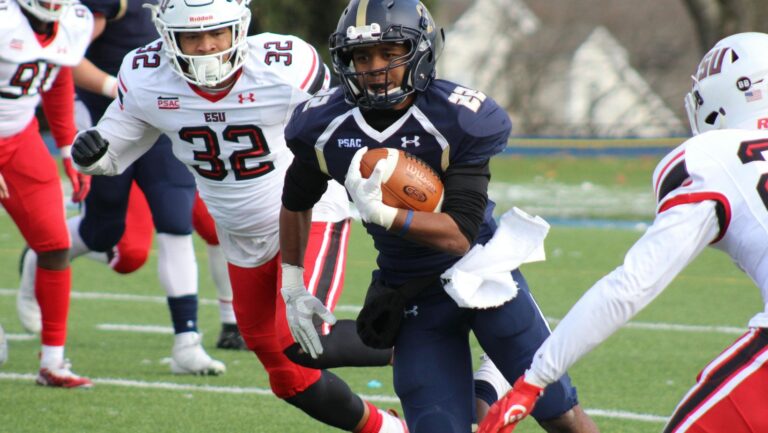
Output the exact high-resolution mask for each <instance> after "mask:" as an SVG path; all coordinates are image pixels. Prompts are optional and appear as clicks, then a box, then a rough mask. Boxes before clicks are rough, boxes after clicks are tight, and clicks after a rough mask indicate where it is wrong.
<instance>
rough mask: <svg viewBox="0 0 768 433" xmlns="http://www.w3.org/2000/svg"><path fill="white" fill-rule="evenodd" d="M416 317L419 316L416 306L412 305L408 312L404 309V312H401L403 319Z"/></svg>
mask: <svg viewBox="0 0 768 433" xmlns="http://www.w3.org/2000/svg"><path fill="white" fill-rule="evenodd" d="M418 315H419V306H418V305H414V306H413V307H411V309H410V310H409V309H406V310H405V311H403V317H408V316H413V317H416V316H418Z"/></svg>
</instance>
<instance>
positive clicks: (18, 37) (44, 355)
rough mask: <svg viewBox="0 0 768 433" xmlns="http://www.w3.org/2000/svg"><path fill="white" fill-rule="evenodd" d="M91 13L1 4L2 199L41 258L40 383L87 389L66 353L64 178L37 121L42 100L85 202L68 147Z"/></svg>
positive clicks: (61, 2) (76, 196) (57, 0)
mask: <svg viewBox="0 0 768 433" xmlns="http://www.w3.org/2000/svg"><path fill="white" fill-rule="evenodd" d="M92 31H93V17H92V15H91V13H90V12H89V11H88V9H87V8H85V7H84V6H81V5H79V4H77V3H76V2H75V1H74V0H48V1H42V0H10V1H6V2H4V3H3V7H2V8H0V44H1V45H2V47H3V49H2V50H0V112H2V113H3V114H2V116H0V171H2V173H3V177H4V178H5V182H6V183H7V187H8V191H7V193H8V194H7V195H6V197H5V198H0V203H2V205H3V207H4V208H5V210H6V211H7V212H8V214H9V215H10V216H11V218H13V220H14V222H15V223H16V225H17V227H18V228H19V230H20V231H21V234H22V236H23V237H24V239H25V240H26V242H27V244H28V245H29V246H30V248H31V249H32V250H34V251H35V252H36V253H37V254H38V256H39V258H40V260H39V261H38V263H37V266H36V267H35V268H34V270H33V273H35V274H36V279H35V280H36V281H35V284H34V287H33V292H34V295H35V297H36V298H37V302H38V303H39V304H40V309H41V316H42V320H41V327H42V331H41V340H42V345H43V347H42V350H41V352H40V371H39V374H38V376H37V383H39V384H41V385H46V386H57V387H64V388H86V387H90V386H91V385H92V383H91V381H90V380H89V379H87V378H84V377H80V376H78V375H76V374H74V373H73V372H72V371H71V369H70V364H69V362H68V361H67V360H66V359H65V358H64V345H65V342H66V337H67V316H68V314H69V293H70V289H71V272H70V267H69V260H68V259H67V255H68V250H69V247H70V241H69V235H68V233H67V226H66V221H65V219H64V206H63V205H62V204H63V202H64V198H63V191H62V189H61V182H60V180H59V175H58V170H57V169H56V164H55V162H54V160H53V158H52V157H51V155H50V154H49V152H48V150H47V148H46V146H45V144H44V143H43V140H42V137H41V136H40V132H39V127H38V123H37V120H36V118H35V107H36V106H37V104H38V102H40V100H41V99H42V102H43V109H44V111H45V116H46V118H47V119H48V123H49V125H50V128H51V132H52V134H53V137H54V139H55V141H56V145H57V146H58V147H59V148H60V151H61V156H62V163H63V165H64V172H65V173H66V175H67V177H68V178H69V180H70V181H71V183H72V189H73V194H72V199H73V201H75V202H80V201H82V200H83V199H84V198H85V197H86V195H87V193H88V189H89V182H90V179H89V178H88V177H87V176H83V175H81V174H79V173H78V172H77V171H75V169H74V167H73V165H72V160H71V158H70V153H69V151H70V148H69V144H70V143H71V142H72V139H73V138H74V136H75V132H76V130H75V123H74V116H73V112H74V108H73V101H74V86H73V82H72V70H71V67H73V66H75V65H77V64H78V63H79V62H80V60H81V59H82V58H83V54H84V52H85V49H86V47H87V46H88V42H89V41H90V37H91V33H92Z"/></svg>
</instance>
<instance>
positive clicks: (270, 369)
mask: <svg viewBox="0 0 768 433" xmlns="http://www.w3.org/2000/svg"><path fill="white" fill-rule="evenodd" d="M256 356H257V357H258V358H259V361H261V364H262V365H263V366H264V369H265V370H267V374H268V375H269V386H270V388H272V392H274V393H275V395H276V396H277V397H279V398H282V399H286V398H290V397H293V396H295V395H296V394H298V393H300V392H302V391H304V390H306V389H307V388H309V387H310V386H311V385H312V384H313V383H315V382H317V381H318V380H319V379H320V370H313V369H309V368H304V367H301V366H299V365H296V364H294V363H292V362H291V361H290V360H289V359H288V358H287V357H286V356H285V355H283V353H282V352H256Z"/></svg>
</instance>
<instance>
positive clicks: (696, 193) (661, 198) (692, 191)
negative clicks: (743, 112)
mask: <svg viewBox="0 0 768 433" xmlns="http://www.w3.org/2000/svg"><path fill="white" fill-rule="evenodd" d="M706 145H707V142H706V139H705V138H703V137H701V136H698V137H694V138H691V139H689V140H688V141H686V142H685V143H683V144H682V145H681V146H679V147H678V148H676V149H675V150H673V151H672V152H670V153H669V154H668V155H666V156H665V157H664V158H663V159H662V161H661V162H660V163H659V164H658V166H657V167H656V169H655V170H654V175H653V185H654V194H655V197H656V202H657V206H656V213H657V214H661V213H663V212H666V211H668V210H669V209H671V208H673V207H675V206H680V205H684V204H689V203H699V202H702V201H712V202H714V203H715V211H716V213H717V216H718V224H719V235H718V236H717V237H716V238H715V239H714V240H713V242H716V241H718V240H720V239H721V238H722V236H724V235H725V232H726V230H727V229H728V226H729V225H730V220H731V212H730V209H731V205H730V203H729V200H728V197H727V196H726V195H725V194H723V193H722V192H720V191H719V189H720V188H718V187H716V185H717V184H718V182H719V181H718V179H717V178H718V176H719V175H718V174H717V173H721V172H722V170H720V169H716V170H711V168H712V167H718V163H717V162H716V161H712V160H711V159H712V158H711V157H710V155H709V154H708V153H707V152H705V151H702V150H703V149H704V147H703V146H706Z"/></svg>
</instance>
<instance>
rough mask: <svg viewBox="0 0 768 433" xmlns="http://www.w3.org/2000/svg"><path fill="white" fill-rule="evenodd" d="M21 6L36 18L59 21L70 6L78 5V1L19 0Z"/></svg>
mask: <svg viewBox="0 0 768 433" xmlns="http://www.w3.org/2000/svg"><path fill="white" fill-rule="evenodd" d="M17 1H18V2H19V6H21V7H22V8H24V10H26V11H27V12H29V13H30V14H32V15H33V16H34V17H35V18H37V19H39V20H41V21H46V22H52V21H58V20H59V18H60V17H61V15H62V14H64V12H65V11H66V10H67V8H69V7H70V6H72V5H74V4H75V3H76V0H17Z"/></svg>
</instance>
